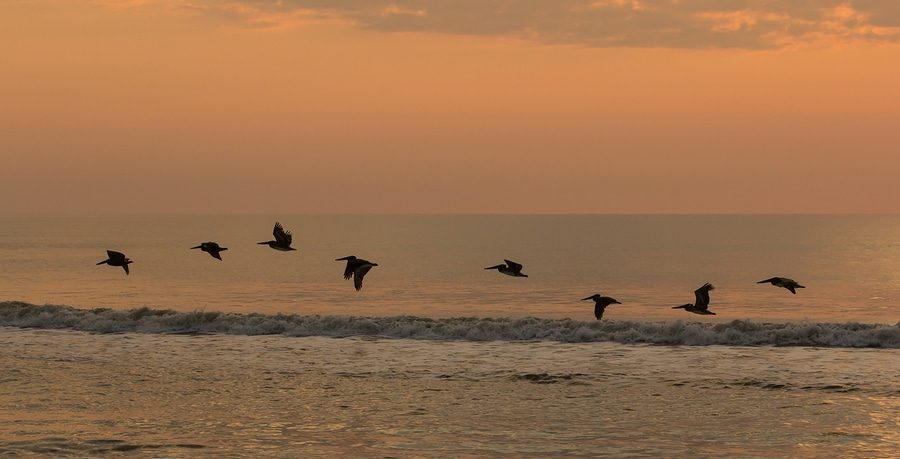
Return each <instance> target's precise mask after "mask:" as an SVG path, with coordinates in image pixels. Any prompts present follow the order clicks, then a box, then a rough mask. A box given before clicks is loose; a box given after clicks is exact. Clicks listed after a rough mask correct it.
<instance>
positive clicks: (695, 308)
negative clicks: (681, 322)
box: [672, 282, 716, 316]
mask: <svg viewBox="0 0 900 459" xmlns="http://www.w3.org/2000/svg"><path fill="white" fill-rule="evenodd" d="M714 288H715V287H713V285H712V284H710V283H709V282H707V283H705V284H703V287H700V288H698V289H697V290H694V296H695V297H696V299H695V300H694V304H685V305H681V306H675V307H674V308H672V309H684V310H685V311H688V312H693V313H694V314H703V315H712V316H714V315H716V313H714V312H712V311H710V310H709V291H710V290H712V289H714Z"/></svg>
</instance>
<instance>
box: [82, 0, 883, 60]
mask: <svg viewBox="0 0 900 459" xmlns="http://www.w3.org/2000/svg"><path fill="white" fill-rule="evenodd" d="M98 1H101V2H102V3H105V4H109V5H118V6H120V7H121V6H134V7H144V8H147V7H160V6H164V7H167V8H175V9H180V10H185V11H188V10H189V11H194V12H198V13H203V14H210V15H216V16H219V17H221V18H222V19H223V20H227V21H231V22H233V23H234V24H237V25H239V26H242V27H248V28H267V29H277V28H286V27H292V26H294V25H297V24H300V23H302V22H305V21H316V20H342V21H348V22H350V23H352V24H354V25H356V26H358V27H362V28H366V29H370V30H376V31H382V32H422V33H440V34H457V35H474V36H495V37H512V38H521V39H526V40H533V41H537V42H542V43H551V44H574V45H583V46H597V47H610V46H622V47H665V48H749V49H765V48H783V47H790V46H807V45H812V46H816V45H823V44H824V45H830V44H837V43H851V42H900V1H895V0H98Z"/></svg>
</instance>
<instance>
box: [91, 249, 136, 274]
mask: <svg viewBox="0 0 900 459" xmlns="http://www.w3.org/2000/svg"><path fill="white" fill-rule="evenodd" d="M106 256H107V257H108V258H107V259H106V260H103V261H101V262H99V263H97V265H110V266H121V267H122V269H124V270H125V275H128V274H129V273H128V264H129V263H134V262H133V261H131V260H129V259H128V257H126V256H125V254H124V253H122V252H116V251H115V250H107V251H106Z"/></svg>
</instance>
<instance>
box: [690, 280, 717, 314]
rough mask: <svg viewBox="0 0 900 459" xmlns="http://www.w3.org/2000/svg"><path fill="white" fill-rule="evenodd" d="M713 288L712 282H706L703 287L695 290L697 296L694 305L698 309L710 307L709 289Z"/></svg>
mask: <svg viewBox="0 0 900 459" xmlns="http://www.w3.org/2000/svg"><path fill="white" fill-rule="evenodd" d="M712 289H713V286H712V284H710V283H706V284H703V287H700V288H698V289H697V290H694V297H695V298H696V301H695V302H694V306H696V307H697V308H698V309H707V308H708V307H709V291H710V290H712Z"/></svg>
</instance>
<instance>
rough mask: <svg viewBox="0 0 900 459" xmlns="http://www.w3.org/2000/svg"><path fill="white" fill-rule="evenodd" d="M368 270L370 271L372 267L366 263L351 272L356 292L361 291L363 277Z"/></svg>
mask: <svg viewBox="0 0 900 459" xmlns="http://www.w3.org/2000/svg"><path fill="white" fill-rule="evenodd" d="M370 269H372V265H370V264H368V263H366V264H364V265H362V266H360V267H358V268H356V270H354V271H353V286H354V287H356V290H360V289H362V281H363V277H365V276H366V273H367V272H369V270H370Z"/></svg>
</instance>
